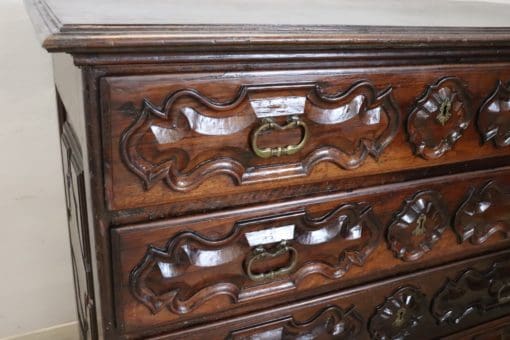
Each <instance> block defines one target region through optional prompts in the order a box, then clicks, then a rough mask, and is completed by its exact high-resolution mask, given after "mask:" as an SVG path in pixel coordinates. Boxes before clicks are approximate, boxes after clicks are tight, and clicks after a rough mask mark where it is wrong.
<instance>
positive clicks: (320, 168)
mask: <svg viewBox="0 0 510 340" xmlns="http://www.w3.org/2000/svg"><path fill="white" fill-rule="evenodd" d="M509 79H510V65H506V64H490V65H474V66H472V67H470V68H469V70H466V68H465V67H464V66H462V67H457V66H433V67H428V66H423V67H416V66H414V67H409V68H406V67H399V68H377V69H375V68H374V69H363V70H358V69H340V70H311V71H288V72H287V71H286V72H282V71H278V72H235V73H229V72H226V73H221V74H215V73H207V74H202V73H188V74H160V75H140V76H135V75H133V76H116V77H105V78H103V79H102V82H101V93H102V107H103V124H104V129H103V137H104V138H103V139H104V156H105V168H104V170H105V180H106V196H107V202H108V204H109V207H110V209H112V210H125V209H128V210H129V209H133V214H137V213H138V214H139V213H142V212H141V211H140V210H134V209H135V208H139V207H150V206H161V205H164V204H172V205H171V208H168V209H169V210H171V214H174V215H177V214H182V213H184V212H186V211H187V212H189V211H198V210H203V209H215V208H221V207H231V206H236V205H240V204H243V205H246V204H250V203H256V202H263V201H268V200H276V199H282V198H289V197H296V196H297V195H305V194H311V193H319V192H324V191H331V190H338V189H349V190H350V189H354V188H358V187H366V186H369V185H374V184H384V183H390V182H396V181H402V180H406V179H409V178H419V177H420V176H423V174H424V173H425V168H427V167H433V166H439V165H443V166H444V167H443V168H442V170H441V171H442V172H441V171H440V172H439V173H438V174H446V173H447V172H450V171H452V170H453V169H463V167H465V166H467V164H469V163H467V162H470V161H472V162H475V161H480V160H481V159H484V158H487V159H489V158H490V160H487V161H485V162H483V164H484V165H485V166H492V165H493V164H494V163H493V161H494V158H497V157H500V159H505V160H504V161H505V162H508V157H506V158H503V156H508V155H509V154H510V148H506V146H507V145H508V144H509V140H510V139H509V133H510V131H509V130H508V126H509V125H508V120H509V115H510V111H509V109H508V105H507V103H508V99H509V93H508V90H507V88H506V87H505V86H504V85H503V84H500V83H499V82H500V81H507V80H509ZM481 140H484V141H490V142H489V143H485V144H483V145H481V143H480V141H481ZM287 146H288V147H287ZM413 152H414V153H413ZM453 164H456V165H457V167H455V166H454V165H453ZM446 165H449V166H446ZM472 166H474V165H472ZM416 169H417V170H416ZM471 169H473V167H471ZM413 171H414V172H413ZM427 171H429V170H427ZM205 198H208V199H207V200H206V199H205ZM159 212H160V211H157V212H155V213H153V215H154V214H157V213H159Z"/></svg>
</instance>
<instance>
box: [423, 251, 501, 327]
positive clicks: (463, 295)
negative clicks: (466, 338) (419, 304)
mask: <svg viewBox="0 0 510 340" xmlns="http://www.w3.org/2000/svg"><path fill="white" fill-rule="evenodd" d="M502 307H506V308H508V307H510V262H508V261H507V262H498V263H495V264H494V265H493V266H492V268H489V270H487V271H486V272H483V271H478V270H476V269H468V270H466V271H465V272H464V273H462V274H461V275H459V277H458V278H457V279H455V280H453V281H451V280H448V281H447V283H446V284H445V286H444V287H443V288H442V289H441V290H440V291H439V292H438V294H437V295H436V297H435V298H434V299H433V301H432V314H433V315H434V317H436V318H437V319H438V321H439V322H441V323H444V322H447V323H450V324H458V323H460V322H461V321H462V320H463V319H464V318H465V317H466V316H468V315H470V314H472V313H479V314H484V313H487V312H488V311H491V310H493V309H495V308H502Z"/></svg>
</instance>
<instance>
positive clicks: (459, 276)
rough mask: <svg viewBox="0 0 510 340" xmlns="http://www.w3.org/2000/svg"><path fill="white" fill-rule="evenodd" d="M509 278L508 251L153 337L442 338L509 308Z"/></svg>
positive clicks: (498, 325) (248, 339)
mask: <svg viewBox="0 0 510 340" xmlns="http://www.w3.org/2000/svg"><path fill="white" fill-rule="evenodd" d="M509 279H510V252H509V251H508V250H506V251H504V252H501V253H498V254H495V255H491V256H484V257H479V258H475V259H472V260H467V261H463V262H460V263H455V264H451V265H446V266H443V267H439V268H435V269H433V270H424V271H421V272H417V273H414V274H410V275H406V276H403V277H400V278H398V279H391V280H387V281H383V282H380V283H377V284H370V285H365V286H360V287H356V288H355V289H351V290H345V291H342V292H339V293H334V294H331V295H326V296H322V297H318V298H314V299H311V300H308V301H302V302H297V303H293V304H290V305H286V306H281V307H278V308H274V309H270V310H266V311H263V312H259V313H254V314H251V315H248V316H243V317H239V318H236V319H230V320H225V321H221V322H217V323H212V324H208V325H204V326H202V327H197V328H191V329H188V330H183V331H181V332H178V333H174V334H170V335H165V336H159V337H155V338H154V339H160V340H162V339H203V336H204V334H207V337H208V338H209V339H225V338H228V339H236V340H240V339H243V340H254V339H270V340H278V339H301V338H303V339H369V338H371V339H403V338H408V339H437V338H439V337H442V336H445V335H448V334H452V333H455V332H458V331H460V330H462V329H465V328H469V327H472V326H474V325H477V324H480V323H483V322H485V321H488V320H491V319H494V318H497V317H500V316H502V315H505V314H508V313H510V303H509V302H510V289H509V288H510V285H509V281H508V280H509ZM504 321H505V319H502V320H500V321H499V322H497V323H496V324H495V325H493V326H492V327H491V326H490V325H488V326H486V327H485V330H486V331H487V329H492V331H493V335H494V334H496V332H498V331H495V330H494V328H498V329H499V333H501V332H503V331H504V330H501V329H502V328H503V327H504ZM502 324H503V325H502ZM506 324H507V325H508V319H507V320H506ZM482 329H483V327H480V329H478V332H476V330H470V332H464V333H458V334H459V335H460V334H464V337H459V336H457V337H453V338H455V339H468V338H470V336H475V335H481V334H482ZM481 338H482V339H494V338H490V337H485V338H484V337H481Z"/></svg>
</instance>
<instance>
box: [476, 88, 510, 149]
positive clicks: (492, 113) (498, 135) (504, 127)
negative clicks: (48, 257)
mask: <svg viewBox="0 0 510 340" xmlns="http://www.w3.org/2000/svg"><path fill="white" fill-rule="evenodd" d="M478 129H479V130H480V133H481V134H482V139H483V141H484V142H488V141H490V140H493V141H494V144H495V145H496V146H499V147H504V146H508V145H510V83H509V84H508V85H507V86H505V85H504V84H503V82H502V81H499V82H498V84H497V86H496V89H495V90H494V92H493V93H492V94H491V95H490V96H489V98H487V100H486V101H485V102H484V103H483V104H482V106H481V107H480V110H479V112H478Z"/></svg>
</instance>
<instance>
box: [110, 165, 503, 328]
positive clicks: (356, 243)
mask: <svg viewBox="0 0 510 340" xmlns="http://www.w3.org/2000/svg"><path fill="white" fill-rule="evenodd" d="M509 198H510V169H508V168H503V169H498V170H492V171H488V172H483V173H482V172H480V173H469V174H466V175H464V176H459V175H453V176H447V177H442V178H433V179H430V180H426V181H416V182H408V183H404V184H399V185H393V186H381V187H377V188H372V189H370V190H363V189H362V190H358V191H355V192H353V193H351V194H350V195H344V194H338V195H336V196H335V195H329V196H324V197H322V198H317V199H314V200H307V201H306V200H305V201H296V202H290V203H289V204H288V205H285V206H278V205H273V206H261V207H253V208H252V209H245V210H239V211H232V212H229V213H218V214H216V215H214V214H209V215H203V216H197V217H193V218H191V217H189V218H182V219H175V220H171V221H163V222H156V223H153V224H148V225H147V224H146V225H138V226H131V227H122V228H118V229H114V230H113V231H112V238H113V242H114V244H113V255H114V269H115V278H114V281H115V286H116V289H115V292H116V296H115V303H116V305H117V313H118V314H117V318H118V323H119V325H120V327H121V328H122V329H123V330H124V331H125V332H126V333H132V334H136V333H138V332H143V331H144V329H147V328H150V329H158V328H165V329H176V328H179V327H182V325H183V324H187V325H192V324H196V323H200V322H205V321H207V322H210V321H212V320H214V319H218V318H223V317H227V316H228V317H231V316H235V315H240V314H242V313H246V312H248V311H253V310H256V309H261V308H265V307H268V306H272V305H276V304H281V303H284V302H290V301H294V300H295V299H298V298H306V297H310V296H312V295H316V294H319V293H325V292H328V291H331V290H337V289H341V288H345V287H349V286H354V285H357V284H360V283H363V282H368V281H371V280H376V279H381V278H384V277H388V276H391V275H395V274H398V273H406V272H412V271H415V270H417V269H420V268H425V267H431V266H434V265H438V264H441V263H445V262H447V261H453V260H458V259H462V258H465V257H468V256H473V255H476V254H479V253H481V252H487V251H488V250H494V249H501V248H504V247H508V246H510V242H509V241H510V240H508V239H507V238H508V236H510V210H509V209H508V208H509V202H510V199H509Z"/></svg>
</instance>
